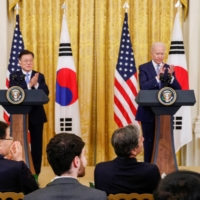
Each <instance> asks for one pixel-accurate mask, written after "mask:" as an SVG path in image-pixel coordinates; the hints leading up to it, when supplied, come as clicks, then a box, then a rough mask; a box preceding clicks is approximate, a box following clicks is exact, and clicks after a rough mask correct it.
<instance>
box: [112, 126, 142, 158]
mask: <svg viewBox="0 0 200 200" xmlns="http://www.w3.org/2000/svg"><path fill="white" fill-rule="evenodd" d="M139 137H140V131H139V129H138V127H137V126H136V125H133V124H130V125H128V126H125V127H123V128H119V129H117V130H115V131H114V133H113V135H112V138H111V143H112V146H113V148H114V151H115V153H116V155H117V156H119V157H121V158H128V157H130V156H131V152H132V150H133V149H134V148H137V147H138V145H139Z"/></svg>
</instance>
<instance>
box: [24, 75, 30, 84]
mask: <svg viewBox="0 0 200 200" xmlns="http://www.w3.org/2000/svg"><path fill="white" fill-rule="evenodd" d="M29 76H30V74H26V77H25V81H26V83H27V84H28V83H29V82H30V79H29Z"/></svg>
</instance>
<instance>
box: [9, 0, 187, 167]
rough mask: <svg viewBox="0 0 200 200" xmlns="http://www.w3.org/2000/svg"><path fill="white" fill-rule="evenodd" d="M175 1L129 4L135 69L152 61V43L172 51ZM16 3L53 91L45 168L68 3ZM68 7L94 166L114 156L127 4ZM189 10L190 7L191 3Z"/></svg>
mask: <svg viewBox="0 0 200 200" xmlns="http://www.w3.org/2000/svg"><path fill="white" fill-rule="evenodd" d="M176 1H177V0H165V1H163V0H143V1H141V0H128V1H127V2H128V3H129V6H130V8H129V10H128V14H129V30H130V35H131V40H132V45H133V50H134V56H135V60H136V67H138V66H139V65H140V64H142V63H144V62H147V61H148V60H150V53H149V52H150V46H151V44H152V43H153V42H156V41H162V42H164V43H165V44H166V46H167V52H168V50H169V45H170V42H171V41H170V39H171V32H172V27H173V22H174V16H175V13H176V9H175V7H174V5H175V3H176ZM182 1H184V2H185V3H186V0H182ZM14 2H15V3H16V2H19V5H20V7H21V10H20V11H19V12H20V23H21V31H22V35H23V39H24V43H25V48H26V49H29V50H31V51H33V52H34V54H35V66H34V69H35V70H38V71H40V72H41V73H43V74H44V75H45V77H46V82H47V84H48V86H49V89H50V95H49V98H50V102H49V103H48V104H47V105H45V110H46V113H47V117H48V123H46V124H45V127H44V133H43V138H44V139H43V165H48V162H47V159H46V153H45V147H46V144H47V143H48V141H49V139H50V138H51V137H52V136H53V135H54V102H55V81H56V79H55V78H56V68H57V61H58V48H59V40H60V30H61V19H62V13H63V11H62V10H61V5H62V4H63V3H64V1H63V0H46V1H41V0H9V3H10V4H9V10H12V8H13V6H14V5H15V3H14ZM65 3H66V5H67V22H68V28H69V33H70V37H71V45H72V51H73V56H74V61H75V65H76V68H77V77H78V87H79V104H80V115H81V130H82V138H83V140H84V141H85V143H86V152H87V159H88V165H94V164H95V163H98V162H101V161H105V160H109V159H112V158H113V157H115V154H114V151H113V149H112V147H111V144H110V138H111V135H112V133H113V131H114V130H115V129H116V128H117V125H116V124H115V122H114V114H113V88H114V70H115V67H116V63H117V57H118V51H119V44H120V37H121V31H122V23H123V20H124V9H123V5H124V3H125V0H85V1H84V0H83V1H79V0H73V1H69V0H68V1H67V0H66V1H65ZM184 9H186V10H187V9H188V6H187V3H186V4H184ZM12 11H13V10H12ZM166 58H167V56H166Z"/></svg>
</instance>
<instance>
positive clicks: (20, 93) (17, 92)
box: [6, 86, 25, 104]
mask: <svg viewBox="0 0 200 200" xmlns="http://www.w3.org/2000/svg"><path fill="white" fill-rule="evenodd" d="M6 97H7V100H8V101H9V102H10V103H12V104H20V103H21V102H22V101H23V100H24V98H25V92H24V90H23V89H22V88H21V87H19V86H12V87H11V88H9V89H8V91H7V92H6Z"/></svg>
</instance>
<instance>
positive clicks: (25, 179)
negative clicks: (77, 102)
mask: <svg viewBox="0 0 200 200" xmlns="http://www.w3.org/2000/svg"><path fill="white" fill-rule="evenodd" d="M143 141H144V138H143V137H142V136H141V135H140V131H139V129H138V127H137V126H136V125H128V126H126V127H123V128H119V129H117V130H116V131H114V133H113V135H112V138H111V143H112V146H113V148H114V151H115V153H116V155H117V157H116V158H115V159H114V160H112V161H107V162H102V163H98V164H97V165H96V167H95V171H94V181H95V188H89V187H87V186H84V185H82V184H80V183H79V181H78V180H77V177H83V176H84V175H85V167H86V165H87V160H86V157H85V148H84V145H85V143H84V142H83V140H82V139H81V138H80V137H79V136H77V135H75V134H69V133H60V134H57V135H55V136H54V137H53V138H52V139H51V140H50V141H49V143H48V145H47V147H46V154H47V159H48V162H49V164H50V166H51V168H52V170H53V172H54V174H55V175H56V176H55V178H54V179H53V180H52V181H51V182H50V183H49V184H48V185H47V186H46V187H45V188H42V189H39V188H38V185H37V183H36V181H35V179H34V177H33V175H32V174H31V172H30V170H29V168H28V167H27V166H26V164H25V163H24V162H23V160H22V146H21V144H20V143H19V142H18V141H14V142H13V141H12V138H11V137H10V130H9V126H8V125H7V124H6V123H4V122H1V121H0V176H1V178H0V191H1V192H8V191H13V192H23V193H24V194H25V198H24V199H25V200H32V199H38V200H40V199H41V200H43V199H50V200H51V199H52V200H53V199H79V200H86V199H87V200H90V199H91V200H92V199H97V200H104V199H107V196H108V195H109V194H118V193H127V194H129V193H140V194H141V193H151V194H154V199H155V200H172V199H173V200H186V199H187V200H190V199H191V200H197V199H200V192H199V191H200V174H198V173H195V172H191V171H175V172H173V173H171V174H169V175H167V176H166V177H165V178H164V179H161V176H160V172H159V169H158V167H157V166H156V165H154V164H150V163H146V162H137V159H136V157H137V155H138V154H139V153H140V152H141V151H142V150H143Z"/></svg>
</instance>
